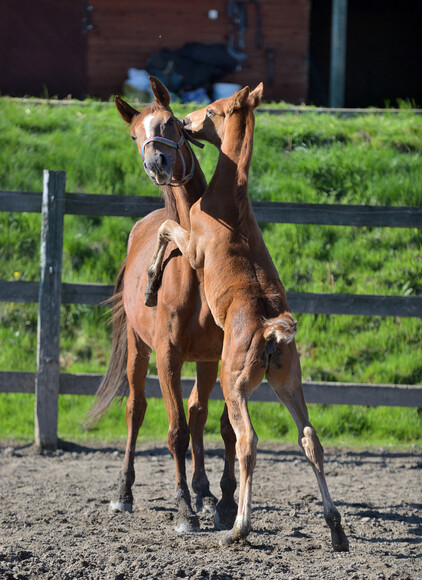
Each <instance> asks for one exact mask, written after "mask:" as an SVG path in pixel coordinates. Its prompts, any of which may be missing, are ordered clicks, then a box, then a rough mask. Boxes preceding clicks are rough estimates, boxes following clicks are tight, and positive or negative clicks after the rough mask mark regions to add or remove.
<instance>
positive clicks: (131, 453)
mask: <svg viewBox="0 0 422 580" xmlns="http://www.w3.org/2000/svg"><path fill="white" fill-rule="evenodd" d="M127 340H128V358H127V377H128V381H129V388H130V393H129V397H128V400H127V403H126V424H127V431H128V435H127V443H126V451H125V458H124V461H123V467H122V470H121V472H120V476H119V486H118V491H117V497H116V499H115V500H114V501H111V502H110V508H111V509H112V510H114V511H121V512H123V511H127V512H131V511H132V506H133V495H132V486H133V484H134V481H135V469H134V460H135V446H136V440H137V438H138V433H139V429H140V427H141V425H142V422H143V420H144V416H145V411H146V408H147V402H146V399H145V377H146V374H147V371H148V360H149V355H150V353H151V351H150V349H149V348H148V347H147V346H146V344H145V343H144V342H143V341H142V340H141V339H140V338H139V337H138V336H137V335H136V334H135V332H134V330H133V329H132V328H131V327H130V326H129V323H128V325H127Z"/></svg>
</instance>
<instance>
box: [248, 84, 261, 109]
mask: <svg viewBox="0 0 422 580" xmlns="http://www.w3.org/2000/svg"><path fill="white" fill-rule="evenodd" d="M263 94H264V84H263V83H259V85H258V86H257V87H256V89H254V90H253V91H252V92H251V93H250V94H249V103H250V104H251V105H252V107H253V108H254V109H255V108H256V107H258V106H259V105H260V104H261V99H262V95H263Z"/></svg>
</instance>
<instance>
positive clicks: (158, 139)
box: [141, 119, 204, 186]
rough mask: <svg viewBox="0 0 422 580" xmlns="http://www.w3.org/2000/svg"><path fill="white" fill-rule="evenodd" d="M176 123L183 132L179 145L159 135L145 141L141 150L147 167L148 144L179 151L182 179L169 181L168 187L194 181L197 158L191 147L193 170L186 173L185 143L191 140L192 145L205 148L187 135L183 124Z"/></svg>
mask: <svg viewBox="0 0 422 580" xmlns="http://www.w3.org/2000/svg"><path fill="white" fill-rule="evenodd" d="M176 121H177V123H178V125H179V128H180V130H181V133H182V134H181V137H180V139H179V141H178V142H177V143H176V142H175V141H171V140H170V139H166V138H165V137H160V136H159V135H157V136H156V137H149V138H148V139H145V141H144V142H143V143H142V148H141V156H142V162H143V163H144V165H145V147H146V145H148V143H151V142H157V143H163V144H164V145H168V146H169V147H172V148H173V149H176V150H177V152H178V153H179V156H180V161H181V162H182V168H183V173H182V177H181V179H180V180H179V179H174V178H172V179H171V180H170V181H169V183H168V185H172V186H177V185H185V184H186V183H187V182H188V181H190V180H191V179H192V176H193V174H194V171H195V156H194V154H193V151H192V149H191V148H190V147H188V149H189V153H190V158H191V169H190V171H189V173H186V163H185V160H184V158H183V155H182V152H181V147H182V145H183V143H184V142H185V141H186V140H189V141H191V142H192V143H194V144H195V145H196V146H197V147H201V148H203V147H204V146H203V144H202V143H199V142H198V141H196V140H195V139H193V138H192V137H190V135H188V134H187V132H186V131H185V129H184V127H183V125H182V124H181V122H180V121H179V120H178V119H176Z"/></svg>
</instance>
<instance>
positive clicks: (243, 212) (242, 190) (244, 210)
mask: <svg viewBox="0 0 422 580" xmlns="http://www.w3.org/2000/svg"><path fill="white" fill-rule="evenodd" d="M245 124H246V127H245V137H244V139H243V143H242V149H241V151H240V157H239V162H238V165H237V183H236V187H235V191H234V200H235V203H236V206H237V209H238V212H239V225H240V229H241V231H242V232H243V233H244V234H245V235H247V233H248V228H247V226H248V221H249V219H250V217H251V216H253V210H252V206H251V203H250V201H249V197H248V174H249V167H250V165H251V158H252V150H253V132H254V127H255V118H254V114H253V111H252V109H249V108H247V109H246V117H245Z"/></svg>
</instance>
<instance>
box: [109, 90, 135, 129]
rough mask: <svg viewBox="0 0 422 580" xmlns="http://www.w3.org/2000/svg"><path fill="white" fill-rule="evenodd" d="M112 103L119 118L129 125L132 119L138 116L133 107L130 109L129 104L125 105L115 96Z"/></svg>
mask: <svg viewBox="0 0 422 580" xmlns="http://www.w3.org/2000/svg"><path fill="white" fill-rule="evenodd" d="M114 102H115V104H116V107H117V110H118V111H119V113H120V116H121V117H122V119H123V120H124V121H126V123H128V124H129V125H130V124H131V123H132V119H133V117H134V116H135V115H139V111H137V110H136V109H134V108H133V107H131V106H130V105H129V103H127V102H126V101H124V100H123V99H121V98H120V97H118V96H115V97H114Z"/></svg>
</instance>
